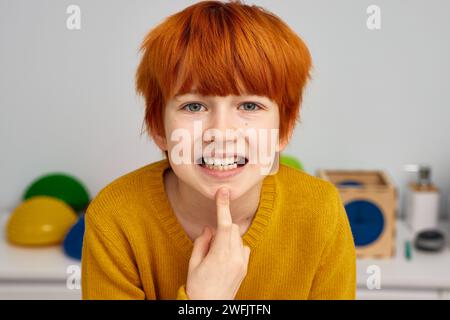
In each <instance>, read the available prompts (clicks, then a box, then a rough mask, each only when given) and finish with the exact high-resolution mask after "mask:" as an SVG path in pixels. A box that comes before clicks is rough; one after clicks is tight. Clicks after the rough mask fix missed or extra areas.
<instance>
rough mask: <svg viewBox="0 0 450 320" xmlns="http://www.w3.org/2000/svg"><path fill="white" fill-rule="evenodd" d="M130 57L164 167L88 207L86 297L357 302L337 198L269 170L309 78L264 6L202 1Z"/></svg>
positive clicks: (287, 33) (294, 42)
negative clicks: (133, 58) (136, 55)
mask: <svg viewBox="0 0 450 320" xmlns="http://www.w3.org/2000/svg"><path fill="white" fill-rule="evenodd" d="M141 50H142V51H143V56H142V60H141V62H140V64H139V67H138V70H137V73H136V87H137V91H138V93H140V94H142V95H143V96H144V98H145V104H146V111H145V124H146V127H147V131H148V133H149V135H150V136H151V137H152V138H153V140H154V141H155V142H156V144H157V145H158V147H159V148H160V149H161V150H162V151H163V152H164V154H165V156H166V158H165V159H164V160H161V161H157V162H155V163H151V164H149V165H147V166H144V167H142V168H139V169H137V170H135V171H133V172H130V173H128V174H126V175H124V176H122V177H120V178H118V179H116V180H115V181H113V182H112V183H110V184H109V185H108V186H106V187H105V188H104V189H102V190H101V192H100V193H99V194H98V195H97V197H96V198H95V199H94V200H93V201H92V203H91V204H90V206H89V208H88V210H87V213H86V231H85V238H84V243H83V257H82V292H83V298H84V299H175V298H176V299H354V298H355V290H356V271H355V270H356V256H355V248H354V243H353V238H352V234H351V229H350V225H349V223H348V219H347V216H346V213H345V209H344V207H343V205H342V202H341V199H340V197H339V193H338V191H337V189H336V188H335V187H334V186H333V185H332V184H331V183H329V182H326V181H324V180H321V179H319V178H316V177H313V176H310V175H308V174H307V173H304V172H301V171H299V170H296V169H293V168H290V167H287V166H284V165H280V166H279V167H278V166H277V159H276V155H277V154H278V153H279V152H281V151H282V150H283V149H284V148H285V146H286V145H287V143H288V141H289V138H290V136H291V135H292V131H293V129H294V126H295V122H296V121H297V119H298V117H299V109H300V104H301V101H302V93H303V89H304V87H305V85H306V83H307V80H308V79H309V78H310V69H311V57H310V53H309V51H308V49H307V47H306V45H305V44H304V42H303V41H302V40H301V39H300V38H299V37H298V36H297V35H296V34H295V33H294V32H293V31H292V30H291V29H290V28H289V27H288V26H287V25H286V24H285V23H284V22H282V21H281V20H280V19H279V18H278V17H276V16H275V15H273V14H272V13H270V12H268V11H266V10H264V9H263V8H260V7H257V6H248V5H244V4H243V3H241V2H240V1H232V2H228V3H223V2H219V1H202V2H199V3H197V4H194V5H191V6H189V7H187V8H186V9H184V10H183V11H181V12H179V13H177V14H174V15H172V16H170V17H169V18H167V19H166V20H165V21H164V22H163V23H161V24H160V25H158V26H157V27H156V28H154V29H153V30H151V32H150V33H149V34H148V35H147V36H146V38H145V39H144V41H143V43H142V47H141ZM252 130H253V131H252ZM273 130H275V131H276V132H277V135H276V138H275V139H276V145H275V146H274V145H273V142H274V139H273V136H272V135H271V134H270V132H273ZM229 131H231V133H232V134H225V132H227V133H229ZM252 132H253V133H260V132H263V133H264V132H265V133H266V134H262V135H258V134H256V135H253V136H252V135H251V134H250V133H252ZM268 133H269V134H268ZM269 137H270V138H269ZM252 138H253V139H252ZM268 145H269V147H268V148H267V146H268ZM211 146H212V148H211ZM267 150H269V156H268V157H267V158H268V159H269V160H270V161H269V162H267V161H263V158H264V157H261V155H262V154H263V153H264V152H262V151H267ZM267 158H266V159H267ZM268 168H269V169H268ZM273 168H275V169H273Z"/></svg>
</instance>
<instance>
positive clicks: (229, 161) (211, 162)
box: [203, 157, 245, 171]
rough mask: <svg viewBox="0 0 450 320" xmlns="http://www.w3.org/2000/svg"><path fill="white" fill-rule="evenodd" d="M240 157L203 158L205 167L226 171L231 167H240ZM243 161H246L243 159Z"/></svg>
mask: <svg viewBox="0 0 450 320" xmlns="http://www.w3.org/2000/svg"><path fill="white" fill-rule="evenodd" d="M239 159H241V158H240V157H228V158H223V159H221V158H203V160H204V162H205V163H206V164H205V167H207V168H208V169H213V170H219V171H225V170H230V169H235V168H237V167H238V165H237V164H238V163H239V164H240V163H241V162H239ZM242 163H245V162H244V161H242Z"/></svg>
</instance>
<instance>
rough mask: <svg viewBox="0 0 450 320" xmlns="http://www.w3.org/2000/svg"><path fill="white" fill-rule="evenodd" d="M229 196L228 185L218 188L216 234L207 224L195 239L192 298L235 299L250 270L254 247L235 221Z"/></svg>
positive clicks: (190, 281)
mask: <svg viewBox="0 0 450 320" xmlns="http://www.w3.org/2000/svg"><path fill="white" fill-rule="evenodd" d="M229 197H230V192H229V190H228V189H227V188H220V189H219V190H218V191H217V193H216V205H217V230H216V232H215V235H213V234H212V231H211V230H210V228H209V227H205V229H204V230H203V233H202V234H201V235H200V236H199V237H198V238H196V239H195V241H194V249H193V250H192V255H191V258H190V260H189V270H188V277H187V281H186V294H187V295H188V297H189V299H191V300H216V299H220V300H232V299H234V297H235V296H236V293H237V291H238V290H239V287H240V286H241V282H242V280H243V279H244V278H245V276H246V274H247V266H248V261H249V257H250V248H249V247H248V246H244V245H243V243H242V238H241V235H240V232H239V226H238V225H237V224H234V223H233V221H232V218H231V212H230V206H229V205H230V199H229Z"/></svg>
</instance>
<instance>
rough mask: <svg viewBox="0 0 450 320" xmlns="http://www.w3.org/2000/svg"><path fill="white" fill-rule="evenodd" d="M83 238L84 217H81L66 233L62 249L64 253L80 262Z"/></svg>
mask: <svg viewBox="0 0 450 320" xmlns="http://www.w3.org/2000/svg"><path fill="white" fill-rule="evenodd" d="M83 237H84V215H82V216H81V217H80V218H79V219H78V221H77V223H75V224H74V225H73V226H72V228H71V229H70V231H69V232H68V233H67V235H66V237H65V239H64V242H63V248H64V252H65V253H66V254H67V255H68V256H69V257H72V258H74V259H78V260H81V252H82V249H83Z"/></svg>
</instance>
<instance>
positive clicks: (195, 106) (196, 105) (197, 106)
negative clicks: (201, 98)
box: [182, 103, 203, 112]
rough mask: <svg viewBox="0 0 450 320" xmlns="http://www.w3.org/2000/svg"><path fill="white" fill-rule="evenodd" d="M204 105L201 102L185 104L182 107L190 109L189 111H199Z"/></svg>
mask: <svg viewBox="0 0 450 320" xmlns="http://www.w3.org/2000/svg"><path fill="white" fill-rule="evenodd" d="M191 106H194V108H191ZM202 107H203V106H202V105H201V104H199V103H189V104H187V105H185V106H184V107H183V108H182V109H184V110H188V111H189V112H198V111H200V109H201V108H202ZM186 108H187V109H186Z"/></svg>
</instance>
